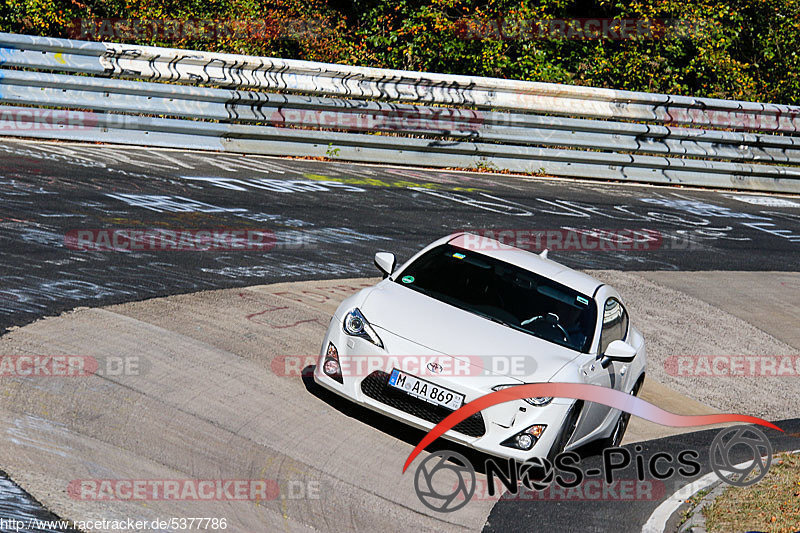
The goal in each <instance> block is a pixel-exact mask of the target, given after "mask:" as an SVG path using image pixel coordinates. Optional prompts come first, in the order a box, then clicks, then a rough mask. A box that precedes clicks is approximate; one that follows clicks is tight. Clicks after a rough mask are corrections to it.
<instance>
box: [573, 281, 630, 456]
mask: <svg viewBox="0 0 800 533" xmlns="http://www.w3.org/2000/svg"><path fill="white" fill-rule="evenodd" d="M595 301H596V302H597V307H598V327H597V334H596V335H597V339H596V340H595V342H594V343H593V345H594V347H595V348H596V349H594V350H592V353H591V354H587V355H586V356H584V361H583V364H582V365H581V369H580V372H581V374H582V378H583V379H584V380H585V382H586V383H587V384H589V385H598V386H601V387H606V388H610V389H616V390H622V384H623V382H624V380H623V376H624V374H625V372H626V371H627V366H628V363H620V362H612V363H611V364H608V365H607V366H606V367H605V368H603V364H602V362H603V357H602V354H603V353H605V350H606V348H607V347H608V345H609V344H611V343H612V342H613V341H615V340H626V339H627V337H628V329H629V322H630V320H629V318H628V312H627V311H626V310H625V306H624V305H623V304H622V300H621V299H620V297H619V294H617V293H616V291H614V290H613V289H612V288H611V287H608V286H607V285H604V286H603V287H601V288H600V289H599V290H598V292H597V295H596V296H595ZM618 414H619V411H618V410H616V409H611V408H610V407H607V406H605V405H602V404H598V403H593V402H588V403H587V404H586V406H585V407H584V414H583V417H582V419H581V421H580V423H579V425H578V428H577V430H576V435H575V439H574V440H577V439H580V438H583V437H587V436H590V435H592V434H593V433H595V432H597V431H598V430H600V429H601V428H602V426H603V425H605V424H609V423H611V422H613V421H612V420H610V419H611V418H613V419H614V420H616V417H617V415H618Z"/></svg>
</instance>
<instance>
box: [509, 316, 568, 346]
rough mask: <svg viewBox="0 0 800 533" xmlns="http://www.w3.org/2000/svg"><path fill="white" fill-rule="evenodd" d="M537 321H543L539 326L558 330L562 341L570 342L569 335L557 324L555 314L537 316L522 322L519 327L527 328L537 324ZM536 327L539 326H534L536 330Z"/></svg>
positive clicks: (557, 320) (557, 319)
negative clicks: (529, 325)
mask: <svg viewBox="0 0 800 533" xmlns="http://www.w3.org/2000/svg"><path fill="white" fill-rule="evenodd" d="M539 320H543V322H540V324H541V325H543V326H549V327H550V328H552V329H556V330H558V331H559V333H561V335H562V337H563V338H562V341H564V342H567V343H568V342H570V337H569V333H567V330H566V329H564V326H562V325H561V324H560V323H559V318H558V315H557V314H555V313H547V314H546V315H538V316H535V317H533V318H529V319H528V320H523V321H522V323H520V326H527V325H528V324H532V323H534V322H538V321H539ZM538 326H539V324H534V327H536V328H537V329H538Z"/></svg>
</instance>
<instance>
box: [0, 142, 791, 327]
mask: <svg viewBox="0 0 800 533" xmlns="http://www.w3.org/2000/svg"><path fill="white" fill-rule="evenodd" d="M0 188H2V196H0V225H1V226H2V230H3V231H2V232H1V233H0V249H2V250H3V255H2V269H3V286H2V287H0V331H2V329H3V328H7V327H8V326H11V325H22V324H25V323H28V322H30V321H32V320H34V319H36V318H38V317H41V316H47V315H53V314H58V313H60V312H62V311H65V310H68V309H72V308H74V307H76V306H98V305H105V304H110V303H119V302H125V301H131V300H137V299H144V298H150V297H155V296H164V295H168V294H175V293H187V292H193V291H198V290H203V289H215V288H227V287H236V286H246V285H253V284H257V283H268V282H275V281H293V280H304V279H325V278H336V277H339V278H341V277H361V276H366V275H370V276H371V275H374V270H373V267H372V264H371V259H370V258H371V256H372V254H373V253H374V252H375V250H377V249H383V250H391V251H393V252H395V253H396V254H397V255H398V258H400V259H403V258H407V257H408V256H409V255H410V254H412V253H413V252H415V251H416V250H418V249H419V248H420V247H422V246H423V245H425V244H427V243H429V242H431V241H432V240H434V239H436V238H438V237H441V236H443V235H446V234H448V233H450V232H455V231H459V230H463V229H491V230H500V229H515V230H555V229H558V228H582V229H589V228H595V229H603V230H615V229H633V230H641V229H647V230H655V231H657V232H659V234H660V237H661V239H662V241H661V243H660V244H659V246H658V248H657V249H653V250H620V251H564V252H558V251H555V252H552V257H553V258H555V259H556V260H557V261H560V262H562V263H564V264H566V265H568V266H571V267H574V268H582V269H590V268H591V269H615V270H684V271H686V270H757V271H768V270H775V271H792V270H796V269H797V264H798V261H797V259H798V255H797V251H796V250H797V247H798V246H800V199H783V198H779V199H775V198H769V197H763V196H754V195H746V194H737V193H731V192H728V193H724V192H723V193H721V192H715V191H702V190H687V189H677V188H663V187H660V188H656V187H638V186H630V185H613V184H603V183H592V182H575V181H565V180H543V179H534V178H520V177H513V176H503V175H494V174H493V175H487V174H476V173H459V172H446V171H424V170H417V169H403V168H391V167H377V166H368V165H355V164H345V163H338V162H318V161H307V160H285V159H276V158H265V157H244V156H232V155H222V154H213V153H203V152H189V151H169V150H158V149H144V148H134V149H132V148H120V147H109V146H86V145H64V144H45V143H23V142H13V141H3V142H2V143H1V144H0ZM754 202H755V203H754ZM153 227H160V228H164V227H166V228H172V229H181V228H195V229H198V228H206V229H207V228H219V227H226V228H239V229H241V228H256V229H262V228H264V229H269V230H272V231H274V232H275V234H276V235H277V238H278V243H277V244H278V245H277V246H276V248H274V249H273V250H271V251H269V252H266V253H265V252H263V251H258V252H243V251H238V250H236V251H230V252H226V251H214V252H209V253H199V252H196V251H192V252H169V253H162V252H157V251H151V252H144V251H137V252H131V253H123V252H102V251H76V250H71V249H69V248H68V247H66V246H65V235H66V234H67V233H68V232H69V231H70V230H76V229H95V228H126V229H143V228H153ZM298 243H301V244H300V245H299V246H298Z"/></svg>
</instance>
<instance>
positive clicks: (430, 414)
mask: <svg viewBox="0 0 800 533" xmlns="http://www.w3.org/2000/svg"><path fill="white" fill-rule="evenodd" d="M388 381H389V374H387V373H386V372H381V371H380V370H377V371H375V372H373V373H372V374H370V375H369V376H367V377H365V378H364V380H363V381H362V382H361V391H362V392H363V393H364V394H366V395H367V396H369V397H370V398H372V399H373V400H377V401H379V402H381V403H384V404H386V405H388V406H390V407H394V408H395V409H399V410H400V411H405V412H406V413H408V414H410V415H414V416H416V417H417V418H421V419H423V420H427V421H428V422H433V423H434V424H438V423H439V422H441V421H442V420H444V418H445V417H446V416H447V415H449V414H450V413H452V412H453V411H451V410H450V409H447V408H445V407H440V406H438V405H433V404H431V403H428V402H426V401H425V400H420V399H419V398H414V397H413V396H409V395H408V394H406V393H404V392H402V391H399V390H396V389H394V388H392V387H389V386H388V385H387V382H388ZM453 429H454V430H455V431H458V432H459V433H463V434H464V435H467V436H469V437H482V436H483V434H484V433H486V426H485V425H484V423H483V416H482V415H481V414H480V412H478V413H475V414H474V415H472V416H471V417H469V418H467V419H466V420H463V421H462V422H460V423H458V424H457V425H456V426H455V427H454V428H453Z"/></svg>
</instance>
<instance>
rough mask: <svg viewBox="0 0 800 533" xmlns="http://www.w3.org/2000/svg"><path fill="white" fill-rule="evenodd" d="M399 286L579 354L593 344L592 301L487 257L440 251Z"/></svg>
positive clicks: (423, 258)
mask: <svg viewBox="0 0 800 533" xmlns="http://www.w3.org/2000/svg"><path fill="white" fill-rule="evenodd" d="M395 282H396V283H400V284H401V285H404V286H405V287H408V288H409V289H412V290H415V291H418V292H421V293H423V294H426V295H428V296H430V297H431V298H435V299H437V300H440V301H442V302H445V303H447V304H450V305H453V306H455V307H458V308H460V309H463V310H465V311H469V312H471V313H474V314H476V315H480V316H482V317H484V318H487V319H489V320H492V321H494V322H498V323H501V324H503V325H505V326H507V327H510V328H513V329H516V330H518V331H522V332H524V333H527V334H529V335H533V336H535V337H538V338H540V339H544V340H546V341H549V342H553V343H555V344H559V345H561V346H566V347H568V348H571V349H573V350H577V351H579V352H588V350H589V347H590V346H591V344H592V336H593V334H594V328H595V323H596V317H597V308H596V306H595V303H594V299H593V298H591V297H589V296H587V295H584V294H581V293H579V292H577V291H575V290H573V289H570V288H568V287H565V286H564V285H561V284H560V283H556V282H555V281H553V280H551V279H548V278H545V277H543V276H540V275H538V274H535V273H533V272H530V271H528V270H525V269H522V268H519V267H517V266H514V265H511V264H509V263H506V262H503V261H500V260H497V259H494V258H492V257H488V256H486V255H483V254H479V253H476V252H471V251H469V250H464V249H462V248H457V247H455V246H452V245H450V244H445V245H442V246H438V247H436V248H434V249H432V250H430V251H428V252H426V253H425V254H424V255H422V256H421V257H420V258H419V259H417V260H416V261H414V263H412V264H411V265H410V266H409V267H408V268H406V269H405V270H403V272H402V276H399V277H398V279H396V280H395ZM454 334H457V333H455V332H454Z"/></svg>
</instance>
